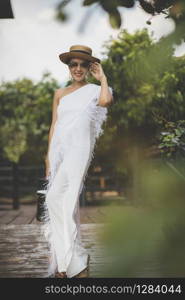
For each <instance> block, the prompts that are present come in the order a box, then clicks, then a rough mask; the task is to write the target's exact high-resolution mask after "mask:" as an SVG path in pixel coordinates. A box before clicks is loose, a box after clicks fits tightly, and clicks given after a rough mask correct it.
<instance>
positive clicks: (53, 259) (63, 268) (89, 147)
mask: <svg viewBox="0 0 185 300" xmlns="http://www.w3.org/2000/svg"><path fill="white" fill-rule="evenodd" d="M109 90H110V92H111V93H112V88H111V87H109ZM100 91H101V86H100V85H97V84H93V83H88V84H86V85H84V86H82V87H80V88H78V89H76V90H75V91H73V92H71V93H69V94H67V95H65V96H63V97H62V98H61V99H60V102H59V104H58V107H57V120H56V123H55V127H54V131H53V136H52V139H51V141H50V145H49V152H48V157H49V164H50V172H49V176H48V181H47V185H46V197H45V200H46V201H45V205H46V207H45V208H46V212H47V213H46V215H45V222H44V225H43V229H44V231H43V233H44V236H45V238H46V240H47V242H48V246H49V260H48V269H47V277H48V276H49V277H52V276H54V274H55V272H57V271H58V272H66V274H67V277H69V278H70V277H74V276H75V275H77V274H78V273H80V272H81V271H82V270H84V269H85V268H86V267H87V262H88V260H87V259H88V253H87V250H86V249H85V248H84V247H83V246H82V243H81V234H80V210H79V197H80V194H81V192H82V189H83V186H84V181H85V177H86V175H87V170H88V168H89V165H90V162H91V160H92V158H93V156H94V148H95V145H96V140H97V138H98V137H99V136H100V135H101V134H102V133H103V129H102V124H103V122H104V121H105V120H106V119H107V112H108V111H107V107H102V106H100V105H98V98H99V95H100Z"/></svg>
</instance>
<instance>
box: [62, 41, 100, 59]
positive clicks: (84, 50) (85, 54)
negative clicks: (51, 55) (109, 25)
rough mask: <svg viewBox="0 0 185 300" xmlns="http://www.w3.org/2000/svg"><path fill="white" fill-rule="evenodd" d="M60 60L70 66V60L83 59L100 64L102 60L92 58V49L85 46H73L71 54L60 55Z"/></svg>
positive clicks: (70, 50)
mask: <svg viewBox="0 0 185 300" xmlns="http://www.w3.org/2000/svg"><path fill="white" fill-rule="evenodd" d="M59 58H60V60H61V61H62V62H63V63H65V64H68V61H69V60H70V58H81V59H85V60H88V61H91V62H95V61H96V62H98V63H100V59H99V58H97V57H94V56H92V49H91V48H89V47H87V46H84V45H73V46H71V47H70V49H69V52H64V53H61V54H60V55H59Z"/></svg>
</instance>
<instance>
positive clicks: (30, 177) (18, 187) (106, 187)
mask: <svg viewBox="0 0 185 300" xmlns="http://www.w3.org/2000/svg"><path fill="white" fill-rule="evenodd" d="M43 174H44V167H43V166H42V165H39V166H22V165H17V164H9V165H4V166H3V165H0V198H1V199H3V198H9V199H12V206H13V208H14V209H18V208H19V207H20V199H21V198H23V197H24V196H29V195H30V197H31V198H32V199H35V201H36V198H37V194H36V192H37V190H38V189H41V182H42V181H43V180H44V177H43ZM123 185H124V183H123V181H122V179H120V178H119V177H118V176H116V175H115V174H111V175H106V174H103V173H102V172H98V173H95V172H94V173H93V172H91V173H89V172H88V176H87V178H86V181H85V186H84V189H83V190H82V193H81V195H80V204H81V205H82V206H84V205H86V204H87V201H86V196H87V192H90V194H91V199H94V194H95V192H97V191H100V192H104V191H117V192H118V193H121V192H122V190H123Z"/></svg>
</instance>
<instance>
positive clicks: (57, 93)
mask: <svg viewBox="0 0 185 300" xmlns="http://www.w3.org/2000/svg"><path fill="white" fill-rule="evenodd" d="M61 91H62V89H58V90H56V91H55V93H54V96H53V103H52V122H51V126H50V130H49V134H48V151H47V154H46V157H45V167H46V171H45V176H46V178H47V177H48V175H49V171H50V166H49V158H48V153H49V147H50V142H51V138H52V136H53V131H54V126H55V122H56V120H57V106H58V104H59V99H60V97H61Z"/></svg>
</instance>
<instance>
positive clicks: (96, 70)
mask: <svg viewBox="0 0 185 300" xmlns="http://www.w3.org/2000/svg"><path fill="white" fill-rule="evenodd" d="M89 71H90V73H91V74H92V75H93V76H94V78H96V79H97V80H99V81H100V83H101V91H100V96H99V99H98V105H100V106H108V105H110V104H111V103H112V101H113V96H112V94H111V92H110V90H109V86H108V83H107V77H106V75H105V73H104V71H103V68H102V66H101V64H100V63H98V62H94V63H91V64H90V69H89Z"/></svg>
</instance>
